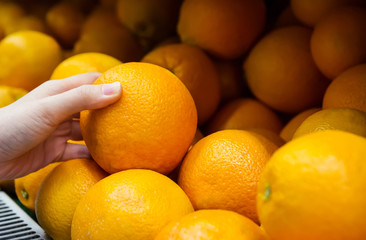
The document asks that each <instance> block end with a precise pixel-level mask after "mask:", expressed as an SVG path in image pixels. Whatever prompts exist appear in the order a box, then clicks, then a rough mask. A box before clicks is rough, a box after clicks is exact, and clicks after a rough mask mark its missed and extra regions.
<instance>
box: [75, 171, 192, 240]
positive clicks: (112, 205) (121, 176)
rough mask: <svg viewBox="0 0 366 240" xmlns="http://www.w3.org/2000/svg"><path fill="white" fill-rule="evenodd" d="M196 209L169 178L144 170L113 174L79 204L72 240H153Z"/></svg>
mask: <svg viewBox="0 0 366 240" xmlns="http://www.w3.org/2000/svg"><path fill="white" fill-rule="evenodd" d="M190 212H193V207H192V204H191V203H190V201H189V199H188V197H187V195H186V194H185V193H184V192H183V191H182V189H181V188H179V186H178V185H177V184H176V183H174V182H173V181H172V180H170V179H169V178H168V177H166V176H164V175H162V174H159V173H157V172H154V171H151V170H145V169H130V170H126V171H121V172H118V173H115V174H112V175H110V176H108V177H106V178H105V179H103V180H102V181H100V182H99V183H97V184H95V185H94V186H93V187H92V188H91V189H90V190H89V191H88V192H87V193H86V195H85V196H84V197H83V198H82V200H81V201H80V203H79V204H78V206H77V208H76V210H75V214H74V217H73V220H72V228H71V234H72V239H79V240H82V239H95V240H97V239H108V240H115V239H116V240H117V239H130V240H134V239H154V237H155V236H156V235H157V233H158V232H159V231H160V230H161V229H162V228H163V227H164V226H165V225H166V224H167V223H168V222H170V221H172V220H176V219H178V218H180V217H182V216H184V215H186V214H188V213H190Z"/></svg>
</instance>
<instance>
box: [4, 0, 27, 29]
mask: <svg viewBox="0 0 366 240" xmlns="http://www.w3.org/2000/svg"><path fill="white" fill-rule="evenodd" d="M24 15H25V11H24V9H23V8H22V7H21V6H20V5H19V4H18V3H14V2H1V3H0V26H1V27H2V28H3V29H4V33H5V35H8V34H9V33H10V32H11V29H12V28H13V25H14V24H17V22H18V20H19V19H20V18H21V17H23V16H24Z"/></svg>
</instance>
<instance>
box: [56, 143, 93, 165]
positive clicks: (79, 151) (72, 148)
mask: <svg viewBox="0 0 366 240" xmlns="http://www.w3.org/2000/svg"><path fill="white" fill-rule="evenodd" d="M76 158H88V159H92V157H91V156H90V153H89V150H88V148H87V147H86V146H85V145H83V144H76V143H66V147H65V151H64V154H63V155H62V157H61V158H60V159H59V160H58V161H67V160H70V159H76Z"/></svg>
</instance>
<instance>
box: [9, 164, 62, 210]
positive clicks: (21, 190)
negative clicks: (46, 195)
mask: <svg viewBox="0 0 366 240" xmlns="http://www.w3.org/2000/svg"><path fill="white" fill-rule="evenodd" d="M58 164H59V163H51V164H49V165H47V166H46V167H44V168H42V169H40V170H38V171H36V172H33V173H30V174H28V175H26V176H24V177H21V178H17V179H15V180H14V184H15V193H16V194H17V197H18V199H19V201H20V202H21V203H22V204H23V205H24V206H26V207H27V208H28V209H29V210H31V211H34V208H35V203H36V196H37V193H38V189H39V187H40V186H41V183H42V182H43V180H44V179H45V177H46V176H47V175H48V174H49V173H50V172H51V171H52V170H53V169H54V168H55V167H56V166H57V165H58Z"/></svg>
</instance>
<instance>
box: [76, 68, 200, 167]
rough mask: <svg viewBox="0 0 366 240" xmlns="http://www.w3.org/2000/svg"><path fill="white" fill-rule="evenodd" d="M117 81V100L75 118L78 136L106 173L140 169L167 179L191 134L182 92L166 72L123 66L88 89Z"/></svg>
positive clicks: (193, 113)
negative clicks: (78, 119) (120, 91)
mask: <svg viewBox="0 0 366 240" xmlns="http://www.w3.org/2000/svg"><path fill="white" fill-rule="evenodd" d="M116 81H119V82H120V83H121V85H122V88H123V93H122V97H121V99H120V100H119V101H117V102H116V103H114V104H112V105H110V106H108V107H106V108H103V109H98V110H88V111H83V112H81V118H80V125H81V126H80V127H81V132H82V135H83V137H84V140H85V142H86V145H87V146H88V148H89V151H90V153H91V155H92V156H93V158H94V159H95V161H96V162H97V163H98V164H99V165H100V166H101V167H102V168H103V169H105V170H106V171H107V172H109V173H114V172H118V171H121V170H124V169H130V168H146V169H152V170H155V171H158V172H160V173H169V172H170V171H172V170H173V169H174V168H175V167H176V166H177V165H178V163H179V162H180V161H181V160H182V158H183V156H184V155H185V153H186V152H187V150H188V148H189V146H190V144H191V142H192V139H193V137H194V134H195V132H196V128H197V110H196V107H195V104H194V101H193V98H192V96H191V95H190V93H189V91H188V89H187V88H186V87H185V86H184V84H183V83H182V82H181V81H180V80H179V79H178V78H177V77H176V76H175V75H174V74H173V73H171V72H170V71H169V70H167V69H165V68H162V67H159V66H157V65H154V64H150V63H124V64H121V65H118V66H116V67H114V68H112V69H110V70H108V71H106V72H105V73H104V74H103V75H101V76H100V77H99V78H98V79H97V80H96V81H95V83H94V84H106V83H112V82H116Z"/></svg>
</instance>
